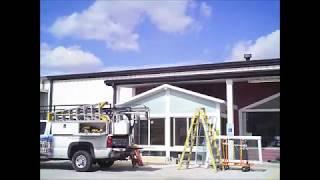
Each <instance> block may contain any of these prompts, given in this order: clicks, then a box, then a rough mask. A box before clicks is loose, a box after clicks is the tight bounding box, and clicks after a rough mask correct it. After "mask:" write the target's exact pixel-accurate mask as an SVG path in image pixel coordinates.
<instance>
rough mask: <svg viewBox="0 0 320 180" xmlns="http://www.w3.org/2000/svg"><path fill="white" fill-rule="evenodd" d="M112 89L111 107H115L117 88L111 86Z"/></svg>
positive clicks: (113, 85)
mask: <svg viewBox="0 0 320 180" xmlns="http://www.w3.org/2000/svg"><path fill="white" fill-rule="evenodd" d="M112 88H113V103H112V105H113V107H115V105H116V104H117V86H116V85H115V84H112Z"/></svg>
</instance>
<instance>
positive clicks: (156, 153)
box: [142, 151, 166, 156]
mask: <svg viewBox="0 0 320 180" xmlns="http://www.w3.org/2000/svg"><path fill="white" fill-rule="evenodd" d="M142 156H166V152H165V151H142Z"/></svg>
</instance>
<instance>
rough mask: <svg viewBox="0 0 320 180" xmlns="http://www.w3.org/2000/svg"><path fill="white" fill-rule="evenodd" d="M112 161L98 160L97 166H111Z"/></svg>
mask: <svg viewBox="0 0 320 180" xmlns="http://www.w3.org/2000/svg"><path fill="white" fill-rule="evenodd" d="M113 163H114V161H104V160H100V161H98V164H99V166H100V167H102V168H108V167H111V166H112V165H113Z"/></svg>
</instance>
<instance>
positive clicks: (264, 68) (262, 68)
mask: <svg viewBox="0 0 320 180" xmlns="http://www.w3.org/2000/svg"><path fill="white" fill-rule="evenodd" d="M268 70H280V65H272V66H258V67H244V68H230V69H214V70H200V71H187V72H170V73H161V74H160V73H159V74H143V75H130V76H116V77H109V78H105V80H123V79H136V78H143V79H144V78H158V77H177V76H190V75H202V74H219V73H231V72H252V71H268Z"/></svg>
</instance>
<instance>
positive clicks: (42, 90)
mask: <svg viewBox="0 0 320 180" xmlns="http://www.w3.org/2000/svg"><path fill="white" fill-rule="evenodd" d="M40 92H42V93H48V90H44V89H40Z"/></svg>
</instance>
